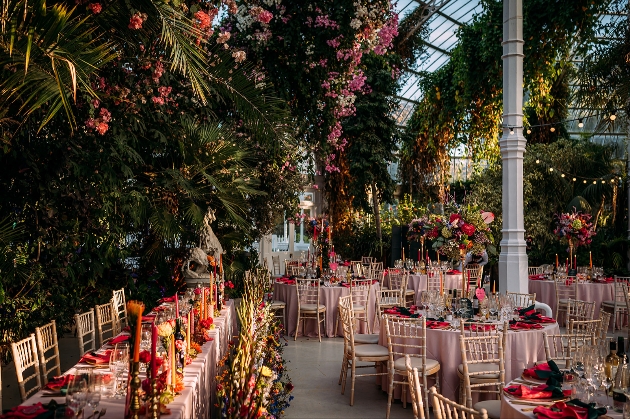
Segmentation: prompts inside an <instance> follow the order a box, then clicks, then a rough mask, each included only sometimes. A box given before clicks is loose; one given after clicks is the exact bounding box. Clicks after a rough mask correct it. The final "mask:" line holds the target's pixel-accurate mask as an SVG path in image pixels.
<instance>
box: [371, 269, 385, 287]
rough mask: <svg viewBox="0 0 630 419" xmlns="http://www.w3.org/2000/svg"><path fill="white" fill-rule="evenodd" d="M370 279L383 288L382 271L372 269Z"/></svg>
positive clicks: (383, 277) (383, 273) (383, 275)
mask: <svg viewBox="0 0 630 419" xmlns="http://www.w3.org/2000/svg"><path fill="white" fill-rule="evenodd" d="M370 276H371V278H372V279H375V280H377V281H378V285H379V286H380V287H381V288H383V281H384V280H385V270H384V269H372V272H371V275H370Z"/></svg>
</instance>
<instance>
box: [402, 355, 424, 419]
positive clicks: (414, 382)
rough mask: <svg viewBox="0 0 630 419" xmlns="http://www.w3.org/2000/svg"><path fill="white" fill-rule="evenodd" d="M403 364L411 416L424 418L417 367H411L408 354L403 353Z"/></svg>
mask: <svg viewBox="0 0 630 419" xmlns="http://www.w3.org/2000/svg"><path fill="white" fill-rule="evenodd" d="M405 366H406V367H407V380H408V381H409V391H410V392H411V406H412V407H413V417H414V419H424V403H422V392H421V388H422V386H421V385H420V378H419V377H418V368H411V358H410V357H409V355H405Z"/></svg>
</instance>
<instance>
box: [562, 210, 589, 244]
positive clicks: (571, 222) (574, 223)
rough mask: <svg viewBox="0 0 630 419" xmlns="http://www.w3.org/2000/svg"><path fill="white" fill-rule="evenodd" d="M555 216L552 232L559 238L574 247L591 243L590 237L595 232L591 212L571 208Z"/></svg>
mask: <svg viewBox="0 0 630 419" xmlns="http://www.w3.org/2000/svg"><path fill="white" fill-rule="evenodd" d="M555 218H556V229H555V230H554V231H553V232H554V234H555V235H556V236H557V237H558V238H559V239H560V240H566V241H567V242H569V243H571V244H572V245H574V246H576V247H577V246H585V245H588V244H591V242H592V241H593V239H592V237H593V236H594V235H596V234H597V233H596V232H595V229H594V228H593V223H592V222H591V218H592V216H591V214H584V213H581V212H576V211H575V210H573V212H571V213H562V214H560V215H557V214H556V216H555Z"/></svg>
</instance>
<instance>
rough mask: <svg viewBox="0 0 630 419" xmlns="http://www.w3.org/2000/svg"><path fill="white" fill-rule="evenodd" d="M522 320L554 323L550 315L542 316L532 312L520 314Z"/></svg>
mask: <svg viewBox="0 0 630 419" xmlns="http://www.w3.org/2000/svg"><path fill="white" fill-rule="evenodd" d="M521 319H522V320H528V321H531V322H535V323H555V322H556V320H555V319H552V318H551V317H547V316H543V315H542V314H540V313H536V312H534V313H533V314H528V315H525V316H521Z"/></svg>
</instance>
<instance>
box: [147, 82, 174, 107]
mask: <svg viewBox="0 0 630 419" xmlns="http://www.w3.org/2000/svg"><path fill="white" fill-rule="evenodd" d="M172 89H173V88H172V87H166V86H160V87H158V93H159V96H153V97H152V98H151V100H152V101H153V103H155V104H156V105H164V104H165V103H168V102H169V101H172V99H170V98H169V97H168V95H170V94H171V90H172Z"/></svg>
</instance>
